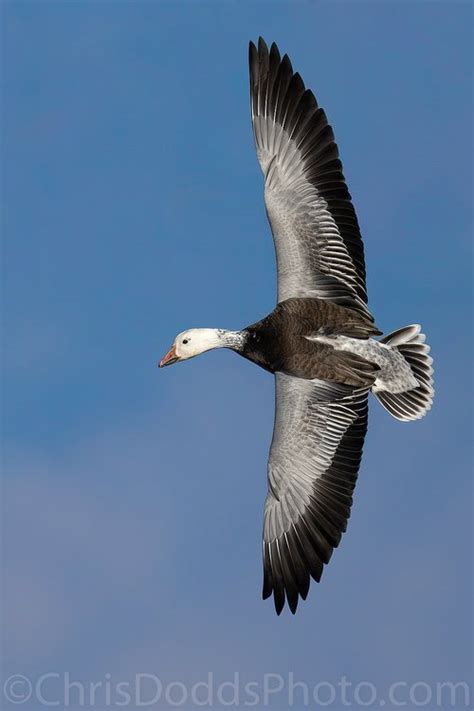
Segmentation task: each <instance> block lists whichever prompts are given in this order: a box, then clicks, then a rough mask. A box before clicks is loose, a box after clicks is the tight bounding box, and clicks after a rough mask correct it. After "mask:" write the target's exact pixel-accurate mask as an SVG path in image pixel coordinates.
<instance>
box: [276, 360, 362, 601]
mask: <svg viewBox="0 0 474 711" xmlns="http://www.w3.org/2000/svg"><path fill="white" fill-rule="evenodd" d="M275 377H276V381H275V382H276V410H275V425H274V429H273V439H272V444H271V448H270V457H269V461H268V487H269V490H268V494H267V498H266V501H265V513H264V526H263V564H264V583H263V597H264V599H265V598H267V597H269V596H270V595H271V594H272V593H273V596H274V602H275V608H276V611H277V613H278V614H280V612H281V610H282V609H283V606H284V604H285V597H286V599H287V601H288V605H289V607H290V609H291V611H292V612H293V613H294V612H295V611H296V607H297V605H298V599H299V596H301V597H302V598H303V599H306V595H307V593H308V589H309V583H310V576H311V577H312V578H313V579H314V580H316V581H317V582H319V580H320V578H321V574H322V571H323V564H325V563H328V562H329V559H330V557H331V554H332V551H333V549H334V548H335V547H336V546H337V545H338V544H339V541H340V539H341V536H342V533H343V532H344V531H345V530H346V524H347V520H348V518H349V516H350V508H351V504H352V492H353V490H354V486H355V483H356V480H357V474H358V470H359V465H360V460H361V456H362V447H363V444H364V438H365V433H366V431H367V411H368V406H367V390H360V389H359V390H355V389H354V388H352V387H350V386H345V385H338V384H337V383H329V382H325V381H322V380H304V379H302V378H294V377H292V376H289V375H284V374H283V373H277V374H276V376H275Z"/></svg>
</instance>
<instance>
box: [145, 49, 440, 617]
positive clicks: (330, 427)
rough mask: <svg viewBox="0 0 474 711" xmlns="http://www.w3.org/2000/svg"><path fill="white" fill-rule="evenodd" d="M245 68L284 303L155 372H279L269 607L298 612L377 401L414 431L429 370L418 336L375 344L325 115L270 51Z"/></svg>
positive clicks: (354, 472) (199, 342) (350, 213)
mask: <svg viewBox="0 0 474 711" xmlns="http://www.w3.org/2000/svg"><path fill="white" fill-rule="evenodd" d="M249 65H250V105H251V117H252V127H253V134H254V138H255V145H256V150H257V157H258V161H259V163H260V166H261V169H262V171H263V175H264V199H265V208H266V212H267V215H268V219H269V222H270V227H271V231H272V233H273V239H274V244H275V251H276V261H277V273H278V288H277V305H276V307H275V309H274V310H273V311H272V313H270V314H269V315H268V316H266V317H265V318H263V319H261V320H259V321H257V322H256V323H253V324H251V325H250V326H247V327H245V328H243V329H241V330H239V331H230V330H225V329H221V328H192V329H190V330H187V331H184V332H182V333H180V334H178V335H177V336H176V338H175V340H174V343H173V345H172V347H171V349H170V350H169V351H168V353H167V354H166V355H165V356H164V358H163V359H162V360H161V362H160V364H159V365H160V367H164V366H169V365H171V364H172V363H179V362H181V361H185V360H188V359H190V358H194V357H195V356H197V355H199V354H201V353H204V352H205V351H209V350H211V349H214V348H230V349H231V350H233V351H235V352H236V353H238V354H240V355H241V356H243V357H244V358H247V359H248V360H250V361H252V362H253V363H256V364H257V365H259V366H260V367H261V368H264V369H265V370H267V371H268V372H270V373H273V374H274V377H275V420H274V429H273V437H272V441H271V446H270V453H269V458H268V471H267V478H268V493H267V496H266V500H265V505H264V523H263V598H264V599H266V598H268V597H270V596H271V595H273V600H274V605H275V610H276V613H277V614H278V615H279V614H280V613H281V611H282V609H283V608H284V605H285V601H286V602H287V604H288V607H289V609H290V610H291V612H292V613H293V614H294V613H295V612H296V609H297V606H298V601H299V599H300V598H302V599H303V600H305V599H306V597H307V595H308V591H309V587H310V580H311V578H312V579H313V580H314V581H316V582H319V581H320V579H321V575H322V572H323V567H324V566H325V565H326V564H327V563H328V562H329V560H330V558H331V555H332V552H333V550H334V548H336V547H337V546H338V545H339V542H340V540H341V536H342V534H343V533H344V532H345V530H346V526H347V522H348V519H349V516H350V511H351V505H352V497H353V491H354V487H355V484H356V480H357V476H358V471H359V466H360V462H361V457H362V448H363V445H364V439H365V435H366V432H367V414H368V396H369V393H370V392H372V393H373V394H374V395H375V397H376V398H377V399H378V400H379V402H380V403H381V404H382V405H383V407H385V408H386V410H388V412H389V413H390V414H391V415H393V417H395V418H396V419H397V420H400V421H402V422H409V421H412V420H417V419H419V418H421V417H423V416H424V415H425V414H426V412H427V411H428V410H429V409H430V407H431V405H432V401H433V395H434V389H433V368H432V358H431V357H430V356H429V350H430V348H429V346H428V345H427V344H426V342H425V336H424V334H423V333H422V332H421V327H420V326H419V325H416V324H415V325H410V326H406V327H405V328H400V329H399V330H397V331H394V332H393V333H390V334H389V335H386V336H385V337H382V338H380V339H377V338H376V337H377V336H382V332H381V331H380V330H379V329H378V328H377V326H376V325H375V321H374V317H373V316H372V314H371V312H370V311H369V308H368V304H367V290H366V283H365V260H364V246H363V243H362V238H361V233H360V229H359V223H358V220H357V216H356V213H355V210H354V206H353V204H352V199H351V195H350V194H349V191H348V189H347V186H346V182H345V179H344V175H343V172H342V164H341V161H340V158H339V151H338V147H337V145H336V142H335V139H334V133H333V130H332V128H331V126H330V125H329V123H328V120H327V118H326V114H325V112H324V110H323V109H322V108H321V107H320V106H319V105H318V103H317V101H316V98H315V96H314V94H313V93H312V92H311V91H310V90H309V89H306V88H305V85H304V83H303V80H302V78H301V77H300V75H299V74H298V73H295V72H294V71H293V68H292V65H291V62H290V60H289V58H288V56H287V55H286V54H285V55H284V56H283V58H281V55H280V52H279V50H278V48H277V46H276V44H275V43H273V44H272V45H271V48H270V50H269V49H268V46H267V44H266V43H265V41H264V40H263V39H262V38H260V39H259V41H258V45H257V46H255V45H254V44H253V43H252V42H250V45H249Z"/></svg>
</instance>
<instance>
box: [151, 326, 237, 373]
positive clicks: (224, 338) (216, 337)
mask: <svg viewBox="0 0 474 711" xmlns="http://www.w3.org/2000/svg"><path fill="white" fill-rule="evenodd" d="M240 341H241V337H240V334H239V332H235V331H225V330H223V329H221V328H190V329H189V331H183V332H182V333H179V334H178V335H177V336H176V338H175V339H174V343H173V345H172V346H171V348H170V350H169V351H168V353H167V354H166V355H165V356H164V358H162V360H161V361H160V368H163V367H164V366H165V365H171V364H172V363H177V362H178V361H181V360H188V359H189V358H194V356H197V355H199V354H200V353H205V351H210V350H212V349H213V348H233V347H236V346H238V344H239V342H240Z"/></svg>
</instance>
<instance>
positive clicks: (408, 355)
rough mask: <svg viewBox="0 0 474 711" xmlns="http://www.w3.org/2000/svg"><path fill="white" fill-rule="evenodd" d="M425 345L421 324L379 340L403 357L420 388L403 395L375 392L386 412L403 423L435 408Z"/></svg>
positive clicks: (430, 370)
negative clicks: (433, 406)
mask: <svg viewBox="0 0 474 711" xmlns="http://www.w3.org/2000/svg"><path fill="white" fill-rule="evenodd" d="M425 341H426V336H425V334H424V333H421V326H419V325H418V324H413V325H411V326H405V328H400V329H398V331H394V332H393V333H389V334H388V335H387V336H384V338H382V339H381V340H380V342H381V343H385V344H386V345H389V346H391V347H392V348H396V350H397V351H398V352H399V353H400V354H401V355H403V357H404V358H405V360H406V362H407V363H408V365H409V366H410V368H411V371H412V373H413V375H414V377H415V379H416V380H417V381H418V387H416V388H412V389H411V390H406V391H405V392H402V393H390V392H388V391H386V390H378V391H377V392H374V395H375V396H376V397H377V398H378V399H379V401H380V402H381V404H382V405H383V406H384V407H385V409H386V410H388V412H389V413H390V414H391V415H393V417H396V418H397V420H401V421H402V422H409V421H411V420H419V419H420V418H421V417H423V416H424V415H426V413H427V412H428V410H429V409H430V408H431V405H432V404H433V396H434V388H433V368H432V367H431V366H432V363H433V359H432V358H431V357H430V356H429V352H430V347H429V346H428V345H427V344H426V343H425Z"/></svg>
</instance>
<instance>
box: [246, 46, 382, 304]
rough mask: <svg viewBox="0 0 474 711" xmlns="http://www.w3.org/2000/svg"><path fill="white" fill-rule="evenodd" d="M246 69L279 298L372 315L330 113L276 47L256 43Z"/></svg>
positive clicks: (361, 252)
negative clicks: (321, 301)
mask: <svg viewBox="0 0 474 711" xmlns="http://www.w3.org/2000/svg"><path fill="white" fill-rule="evenodd" d="M249 64H250V95H251V108H252V124H253V131H254V136H255V143H256V147H257V156H258V160H259V161H260V165H261V167H262V171H263V173H264V176H265V206H266V209H267V214H268V218H269V221H270V225H271V228H272V232H273V238H274V242H275V249H276V256H277V268H278V301H279V302H280V301H284V300H285V299H288V298H290V297H298V296H300V297H301V296H303V297H305V296H306V297H318V298H322V299H330V300H332V301H334V302H336V303H338V304H341V305H343V306H347V307H350V308H353V309H356V310H358V311H361V312H363V313H364V314H367V313H368V311H367V292H366V286H365V262H364V246H363V243H362V238H361V235H360V230H359V224H358V221H357V216H356V213H355V210H354V207H353V205H352V201H351V196H350V194H349V191H348V189H347V186H346V183H345V180H344V176H343V173H342V164H341V161H340V160H339V157H338V156H339V151H338V148H337V145H336V143H335V140H334V133H333V131H332V128H331V126H329V124H328V121H327V118H326V114H325V113H324V111H323V109H321V108H319V107H318V104H317V101H316V99H315V97H314V95H313V93H312V92H311V91H310V90H309V89H305V85H304V83H303V80H302V79H301V77H300V75H299V74H297V73H296V74H294V73H293V69H292V66H291V62H290V60H289V58H288V56H287V55H286V54H285V56H284V57H283V59H280V53H279V51H278V48H277V46H276V45H275V44H272V46H271V49H270V52H269V51H268V48H267V45H266V44H265V42H264V41H263V40H262V39H261V38H260V40H259V43H258V49H257V48H256V47H255V45H254V44H253V43H252V42H251V43H250V47H249Z"/></svg>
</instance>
